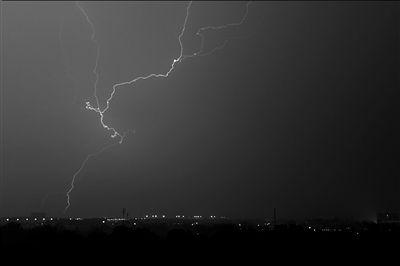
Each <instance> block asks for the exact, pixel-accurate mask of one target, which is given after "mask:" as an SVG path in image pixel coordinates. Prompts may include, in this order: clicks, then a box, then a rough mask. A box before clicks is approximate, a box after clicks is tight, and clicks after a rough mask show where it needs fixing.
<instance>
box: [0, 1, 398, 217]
mask: <svg viewBox="0 0 400 266" xmlns="http://www.w3.org/2000/svg"><path fill="white" fill-rule="evenodd" d="M187 4H188V2H162V3H161V2H148V3H143V2H83V3H81V6H82V7H83V8H84V9H85V10H86V12H87V14H88V16H89V17H90V19H91V21H92V22H93V24H94V27H95V30H96V34H95V39H96V40H97V42H98V43H99V45H100V57H99V65H98V73H99V75H100V76H99V82H98V97H99V100H100V104H101V107H102V108H104V106H105V100H106V99H107V98H108V97H109V95H110V92H111V88H112V85H113V84H115V83H119V82H124V81H129V80H132V79H134V78H136V77H138V76H143V75H148V74H150V73H165V72H166V71H168V69H169V68H170V66H171V63H172V61H173V59H174V58H176V57H178V56H179V52H180V50H179V49H180V47H179V42H178V35H179V33H180V31H181V28H182V25H183V22H184V19H185V15H186V7H187ZM2 5H3V10H2V28H3V32H2V42H3V43H2V48H3V53H2V55H1V60H2V65H3V68H2V71H3V74H2V77H3V80H2V81H1V82H2V90H3V97H4V98H3V99H2V102H3V106H2V109H3V111H4V112H3V114H2V117H3V128H2V131H3V134H4V135H3V137H4V146H3V147H2V149H3V153H2V154H3V155H2V157H3V158H2V159H3V160H2V161H3V164H2V168H3V169H2V172H3V173H5V175H2V183H1V184H2V187H1V197H0V199H1V205H0V208H1V209H0V216H6V215H29V213H30V212H33V211H44V212H46V213H48V214H51V215H57V216H63V215H66V216H82V217H93V216H113V215H120V212H121V210H122V208H123V207H125V208H127V210H128V211H129V212H130V214H131V215H132V216H136V215H144V214H151V213H158V214H162V213H164V214H166V215H176V214H185V215H204V216H206V215H217V216H228V217H238V218H239V217H243V218H255V217H267V218H270V217H272V214H273V208H274V207H276V208H277V210H278V217H280V218H294V219H299V218H305V217H320V216H321V217H333V216H337V217H354V218H363V219H364V218H365V219H372V218H374V217H375V214H376V212H377V211H385V210H394V211H399V209H400V193H399V192H400V181H399V180H400V168H399V167H398V166H399V165H400V164H399V162H400V160H399V159H400V156H399V150H400V149H399V148H400V141H399V137H400V124H399V115H398V114H399V110H398V109H399V106H400V105H399V99H400V98H399V96H400V91H399V90H400V86H399V85H400V75H399V73H400V72H399V70H400V5H399V3H396V2H386V3H385V2H364V3H363V2H348V3H335V2H325V3H322V2H253V3H251V4H250V5H249V10H248V16H247V18H246V20H245V21H244V23H243V24H242V25H240V26H233V27H229V28H227V29H222V30H210V31H208V32H207V33H206V35H205V36H206V37H205V48H206V49H213V48H215V47H217V46H218V45H221V43H223V42H224V41H225V40H228V43H227V45H226V46H225V47H224V49H221V50H218V51H216V52H215V53H213V54H212V55H209V56H203V57H195V58H188V59H185V60H184V61H182V62H181V63H180V64H177V65H176V68H175V69H174V71H173V73H171V75H170V76H169V77H168V78H166V79H165V78H158V79H157V78H153V79H148V80H145V81H139V82H137V83H135V84H134V85H130V86H121V87H118V90H117V92H116V94H115V97H114V98H113V100H112V102H111V104H110V109H109V111H108V112H106V113H105V119H104V121H105V122H106V123H107V124H108V125H111V126H113V127H115V128H116V129H117V130H118V131H120V132H124V131H127V130H131V131H133V130H134V132H135V133H134V134H133V133H131V134H129V135H128V136H127V137H126V138H125V139H124V141H123V143H122V144H120V145H119V144H118V145H115V146H113V147H112V148H110V149H108V150H106V151H105V152H104V153H101V154H100V155H98V156H96V157H93V158H91V159H90V160H89V161H88V163H87V164H86V166H85V168H84V169H83V170H82V171H81V173H80V175H79V176H78V177H77V179H76V182H75V188H74V190H73V191H72V193H71V206H70V208H69V209H68V211H67V212H66V214H63V210H64V208H65V205H66V192H67V190H68V189H69V185H70V182H71V178H72V176H73V174H74V173H75V172H76V171H77V170H78V168H79V167H80V165H81V163H82V161H83V160H84V159H85V158H86V156H87V155H88V154H90V153H92V152H96V151H98V150H99V149H101V148H102V147H104V146H106V145H109V144H112V143H116V142H117V140H116V139H112V138H110V132H107V131H106V130H104V129H103V128H102V126H101V124H100V122H99V118H98V116H97V114H96V113H95V112H93V111H89V110H86V109H85V102H86V101H88V100H89V101H91V102H92V103H94V98H93V92H94V81H95V75H94V74H93V72H92V71H93V67H94V63H95V57H96V46H95V44H94V43H93V41H92V40H91V39H90V37H91V34H92V31H91V28H90V25H89V24H88V22H87V21H86V20H85V17H84V16H83V15H82V13H81V12H80V11H79V9H78V8H77V6H76V5H75V3H74V2H54V3H52V2H36V3H31V2H2ZM245 10H246V2H194V3H193V4H192V6H191V8H190V14H189V17H188V22H187V28H186V31H185V33H184V35H183V38H182V41H183V46H184V49H183V51H184V54H192V53H194V52H195V51H197V50H198V49H199V47H200V38H199V37H198V36H196V35H195V33H196V32H197V30H198V29H199V28H201V27H204V26H212V25H213V26H218V25H223V24H228V23H233V22H238V21H240V19H241V18H242V17H243V15H244V13H245Z"/></svg>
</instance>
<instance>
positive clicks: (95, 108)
mask: <svg viewBox="0 0 400 266" xmlns="http://www.w3.org/2000/svg"><path fill="white" fill-rule="evenodd" d="M192 2H193V1H190V2H189V4H188V5H187V7H186V15H185V20H184V22H183V26H182V29H181V31H180V33H179V35H178V41H179V46H180V52H179V56H178V57H177V58H174V59H173V61H172V64H171V67H170V68H169V69H168V71H166V72H165V73H158V74H157V73H151V74H149V75H147V76H140V77H137V78H135V79H133V80H130V81H125V82H121V83H116V84H114V85H113V86H112V91H111V93H110V96H109V97H108V98H107V100H106V106H105V107H104V109H103V110H101V108H100V103H99V99H98V97H97V83H98V80H99V73H98V72H97V67H98V61H99V55H100V46H99V43H98V42H97V40H96V31H95V28H94V24H93V22H92V21H91V20H90V18H89V16H88V14H87V13H86V11H85V9H84V8H83V7H82V6H81V5H79V2H76V6H77V7H78V8H79V10H80V11H81V13H82V14H83V15H84V17H85V19H86V21H87V22H88V24H89V25H90V27H91V30H92V35H91V40H92V42H93V43H94V44H95V46H96V60H95V66H94V68H93V71H92V72H93V74H94V75H95V77H96V78H95V82H94V98H95V100H96V106H93V105H92V104H91V103H90V102H89V101H87V102H86V109H88V110H91V111H94V112H96V113H97V114H98V115H99V119H100V123H101V125H102V126H103V128H105V129H106V130H107V131H111V132H112V134H111V137H112V138H115V137H119V138H120V139H119V142H118V143H119V144H121V143H122V141H123V140H124V136H125V133H124V134H120V133H119V132H118V131H117V130H116V129H115V128H113V127H111V126H108V125H107V124H105V123H104V113H105V112H107V111H108V110H109V108H110V103H111V101H112V99H113V97H114V95H115V93H116V91H117V87H119V86H124V85H133V84H134V83H136V82H137V81H140V80H146V79H150V78H167V77H169V75H170V74H171V73H172V71H173V70H174V69H175V66H176V64H177V63H180V62H181V61H182V60H184V59H186V58H192V57H196V56H206V55H210V54H212V53H214V52H215V51H217V50H220V49H223V48H224V47H225V46H226V44H227V42H228V41H227V40H226V41H225V42H224V43H223V44H222V45H219V46H217V47H215V48H213V49H212V50H211V51H209V52H206V53H203V49H204V39H205V37H204V34H203V32H204V31H206V30H221V29H226V28H228V27H232V26H240V25H242V24H243V22H244V21H245V20H246V17H247V14H248V11H249V4H250V2H251V1H249V2H247V4H246V12H245V14H244V16H243V17H242V19H241V20H240V21H239V22H235V23H229V24H224V25H221V26H206V27H202V28H200V29H199V30H198V31H197V33H196V35H198V36H200V38H201V45H200V49H199V50H198V51H197V52H195V53H193V54H189V55H184V54H183V44H182V36H183V35H184V33H185V31H186V25H187V21H188V18H189V10H190V7H191V6H192ZM116 144H117V143H114V144H111V145H108V146H106V147H104V148H103V149H101V150H100V151H98V152H96V153H92V154H89V155H88V156H87V157H86V158H85V160H84V161H83V162H82V164H81V166H80V168H79V169H78V171H77V172H75V174H74V175H73V177H72V181H71V186H70V189H69V190H68V191H67V206H66V207H65V210H64V213H65V212H66V211H67V210H68V208H69V206H70V193H71V192H72V190H73V189H74V184H75V179H76V177H77V176H78V175H79V173H80V172H81V171H82V169H83V168H84V167H85V165H86V163H87V161H88V160H89V159H90V158H91V157H93V156H96V155H98V154H100V153H102V152H103V151H104V150H106V149H108V148H110V147H112V146H114V145H116Z"/></svg>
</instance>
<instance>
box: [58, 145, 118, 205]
mask: <svg viewBox="0 0 400 266" xmlns="http://www.w3.org/2000/svg"><path fill="white" fill-rule="evenodd" d="M118 143H119V142H117V143H113V144H110V145H107V146H105V147H103V148H102V149H100V150H99V151H97V152H94V153H91V154H89V155H88V156H86V158H85V160H83V162H82V164H81V166H80V167H79V169H78V171H76V172H75V174H74V175H73V176H72V181H71V186H70V188H69V189H68V191H67V206H66V207H65V209H64V213H65V212H66V211H67V210H68V208H69V206H70V205H71V203H70V201H69V200H70V195H69V194H70V193H71V192H72V190H73V189H74V187H75V179H76V177H77V176H78V175H79V173H80V172H81V171H82V169H83V168H84V167H85V165H86V163H87V162H88V160H89V159H90V158H91V157H94V156H97V155H99V154H100V153H102V152H104V151H105V150H107V149H109V148H111V147H113V146H115V145H117V144H118Z"/></svg>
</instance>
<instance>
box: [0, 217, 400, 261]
mask: <svg viewBox="0 0 400 266" xmlns="http://www.w3.org/2000/svg"><path fill="white" fill-rule="evenodd" d="M310 229H311V227H308V226H307V227H305V226H297V225H280V226H276V227H273V228H261V229H260V228H259V227H257V226H244V225H243V226H238V225H237V224H231V223H219V224H195V223H192V224H189V225H176V224H175V225H174V224H167V223H151V224H142V225H136V224H135V226H132V224H131V223H126V222H121V223H117V224H113V226H107V225H102V226H93V228H89V229H88V230H82V229H80V228H78V227H77V226H76V227H75V228H74V227H72V228H71V227H67V226H64V225H63V224H60V223H54V224H41V225H39V226H30V227H26V226H23V225H21V224H19V223H15V222H10V223H7V224H4V225H2V226H1V227H0V239H1V252H2V253H3V254H7V255H11V254H35V256H39V258H41V257H42V258H43V259H45V258H49V256H51V255H56V256H62V257H63V258H64V259H71V258H74V257H81V256H82V255H85V256H86V257H90V258H91V259H92V260H93V261H94V260H97V259H100V258H102V257H103V256H108V255H117V256H118V259H123V258H129V260H135V259H136V258H139V257H141V258H143V257H144V258H146V259H148V260H151V261H162V260H164V259H165V258H170V257H171V256H172V257H174V258H182V259H183V258H185V259H196V260H197V259H204V257H205V256H207V257H208V256H209V255H213V254H218V255H222V254H224V255H223V256H225V257H227V258H229V259H230V260H232V259H235V258H236V257H239V256H244V257H246V256H248V255H245V254H252V255H255V256H260V257H263V258H265V260H268V258H269V257H268V256H272V257H275V258H279V259H283V260H285V259H296V256H298V255H299V254H301V256H303V257H304V256H306V257H307V256H309V257H315V255H317V254H319V255H320V254H326V256H328V257H326V258H325V259H327V260H330V259H334V258H335V257H338V256H342V255H345V254H351V255H355V256H360V258H361V257H362V258H364V259H365V258H368V256H370V255H372V254H380V252H383V253H382V254H390V253H394V254H397V253H398V251H397V250H398V249H399V247H400V230H399V227H398V226H384V227H382V226H380V225H377V224H368V225H365V226H364V227H362V228H359V229H358V230H354V229H350V228H348V229H349V230H343V231H342V230H340V231H337V230H335V231H329V232H327V231H323V230H322V229H318V230H313V229H311V230H310ZM296 254H297V255H296ZM13 256H17V258H18V255H13ZM385 256H386V255H385Z"/></svg>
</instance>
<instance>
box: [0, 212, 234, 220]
mask: <svg viewBox="0 0 400 266" xmlns="http://www.w3.org/2000/svg"><path fill="white" fill-rule="evenodd" d="M192 217H193V218H194V219H202V218H203V216H202V215H194V216H192ZM151 218H153V219H156V218H167V216H166V215H164V214H163V215H157V214H152V215H149V214H146V215H145V216H144V217H142V218H138V217H135V218H133V219H134V220H145V219H151ZM175 218H178V219H183V218H185V215H175ZM187 218H190V217H187ZM209 218H210V219H216V218H217V217H216V216H215V215H211V216H209ZM220 218H221V219H226V217H224V216H221V217H220ZM54 219H58V218H53V217H51V218H47V219H46V218H6V219H5V220H6V221H7V222H10V221H13V220H14V221H17V222H19V221H24V220H25V221H53V220H54ZM67 219H69V220H70V221H72V220H76V221H80V220H83V218H80V217H77V218H67ZM123 220H127V219H125V218H107V221H123Z"/></svg>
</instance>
